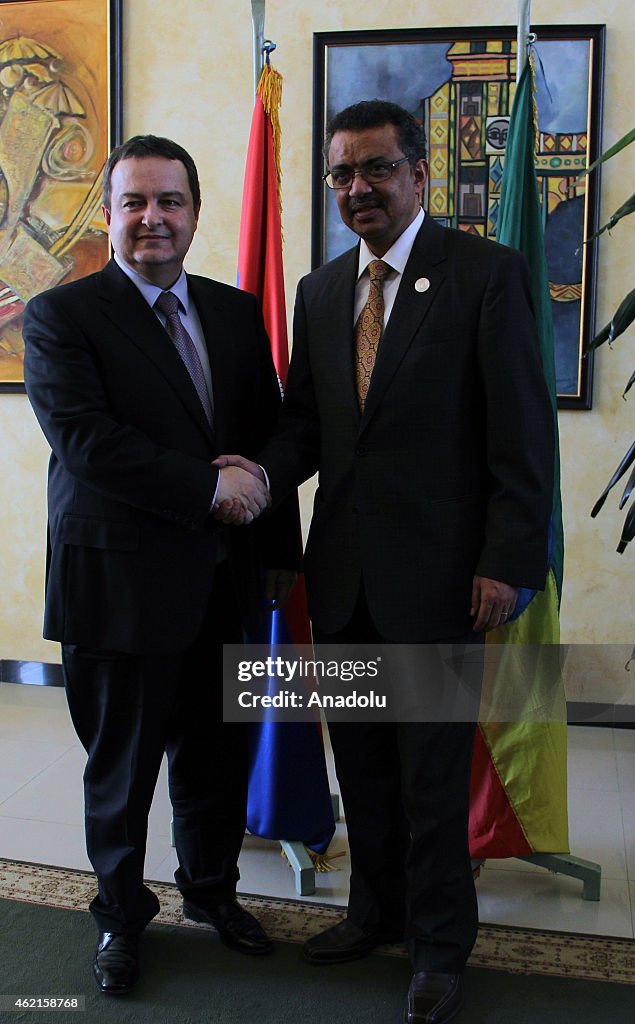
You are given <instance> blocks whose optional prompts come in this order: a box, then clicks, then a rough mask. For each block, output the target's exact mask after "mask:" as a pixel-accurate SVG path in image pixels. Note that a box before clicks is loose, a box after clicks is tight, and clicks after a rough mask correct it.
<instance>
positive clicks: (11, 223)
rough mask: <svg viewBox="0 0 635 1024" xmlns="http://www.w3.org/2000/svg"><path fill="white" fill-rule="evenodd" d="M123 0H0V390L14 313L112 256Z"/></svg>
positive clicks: (16, 361)
mask: <svg viewBox="0 0 635 1024" xmlns="http://www.w3.org/2000/svg"><path fill="white" fill-rule="evenodd" d="M121 39H122V21H121V0H18V2H16V0H0V392H23V391H24V360H23V353H24V343H23V341H22V330H21V326H22V312H23V310H24V306H25V305H26V302H27V301H28V300H29V299H30V298H32V296H33V295H35V294H37V293H38V292H40V291H44V290H45V289H46V288H50V287H53V286H54V285H57V284H61V283H64V282H67V281H72V280H74V279H76V278H78V277H83V276H84V275H85V274H89V273H92V272H93V271H95V270H98V269H100V268H101V267H102V266H104V264H105V263H106V262H107V260H108V257H109V243H108V235H107V232H106V225H105V222H104V220H103V216H102V214H101V179H102V171H103V167H104V164H105V162H106V159H107V157H108V154H109V152H110V150H111V148H112V147H113V146H115V145H117V144H118V143H119V142H120V141H121V126H122V95H121V81H122V66H121Z"/></svg>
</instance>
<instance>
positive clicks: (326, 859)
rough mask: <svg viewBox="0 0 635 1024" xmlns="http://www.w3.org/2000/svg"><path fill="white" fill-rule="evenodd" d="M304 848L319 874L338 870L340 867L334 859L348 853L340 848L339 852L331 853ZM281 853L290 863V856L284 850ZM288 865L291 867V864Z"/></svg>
mask: <svg viewBox="0 0 635 1024" xmlns="http://www.w3.org/2000/svg"><path fill="white" fill-rule="evenodd" d="M304 849H305V850H306V852H307V853H308V855H309V857H310V858H311V861H312V862H313V867H314V869H315V871H316V872H317V873H318V874H326V872H328V871H337V870H338V869H337V867H336V866H335V864H333V863H332V861H334V860H335V858H336V857H344V856H345V855H346V850H338V851H337V853H329V851H328V850H327V851H326V853H316V852H315V850H311V849H309V847H308V846H305V847H304ZM280 855H281V857H282V858H283V859H284V860H286V861H287V863H288V861H289V858H288V857H287V855H286V853H285V851H284V850H281V851H280ZM288 866H289V867H291V865H290V864H289V865H288Z"/></svg>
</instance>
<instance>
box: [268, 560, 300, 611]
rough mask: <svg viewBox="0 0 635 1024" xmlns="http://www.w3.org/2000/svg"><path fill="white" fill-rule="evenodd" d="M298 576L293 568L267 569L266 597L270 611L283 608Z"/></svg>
mask: <svg viewBox="0 0 635 1024" xmlns="http://www.w3.org/2000/svg"><path fill="white" fill-rule="evenodd" d="M297 578H298V574H297V572H293V571H292V570H291V569H267V572H266V574H265V598H266V600H267V607H268V608H269V610H270V611H275V609H276V608H282V607H284V605H285V604H286V603H287V601H288V600H289V596H290V594H291V591H292V590H293V588H294V586H295V581H296V580H297Z"/></svg>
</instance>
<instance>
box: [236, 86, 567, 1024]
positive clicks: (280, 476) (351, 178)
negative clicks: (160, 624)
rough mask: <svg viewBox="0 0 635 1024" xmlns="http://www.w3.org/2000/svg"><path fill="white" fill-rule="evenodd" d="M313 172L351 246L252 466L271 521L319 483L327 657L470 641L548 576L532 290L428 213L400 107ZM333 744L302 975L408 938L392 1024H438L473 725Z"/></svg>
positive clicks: (459, 897) (468, 874)
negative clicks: (324, 860) (333, 775)
mask: <svg viewBox="0 0 635 1024" xmlns="http://www.w3.org/2000/svg"><path fill="white" fill-rule="evenodd" d="M325 156H326V159H327V163H328V168H329V172H328V174H327V175H326V176H325V178H326V183H327V185H329V186H330V187H331V188H333V189H335V194H336V197H337V202H338V206H339V211H340V215H341V217H342V220H343V221H344V222H345V223H346V224H347V225H348V226H349V227H350V228H352V230H353V231H354V232H355V233H356V234H357V235H358V236H359V237H360V239H361V242H360V244H359V245H358V246H356V247H355V248H354V249H352V250H351V251H349V252H347V253H345V254H344V255H342V256H340V257H339V258H337V259H335V260H333V261H332V262H331V263H328V264H326V265H325V266H323V267H321V268H320V269H318V270H316V271H314V272H313V273H312V274H309V275H308V276H307V277H305V278H304V279H303V280H302V281H301V282H300V284H299V287H298V293H297V300H296V307H295V323H294V343H293V354H292V360H291V368H290V372H289V378H288V382H287V389H286V394H285V399H284V404H283V414H282V417H281V422H280V424H279V427H278V430H277V432H276V435H275V437H274V438H273V439H272V440H271V442H270V443H269V444H268V445H267V446H266V447H265V449H264V450H263V451H262V452H261V453H260V455H259V456H258V462H259V463H260V465H261V467H263V468H264V470H265V471H266V474H267V476H268V478H269V483H270V487H271V494H272V499H273V501H274V505H275V503H276V502H277V501H278V500H279V498H280V497H281V496H283V495H284V494H285V493H287V492H288V490H289V489H290V488H291V487H292V486H295V485H296V484H298V483H299V482H300V481H302V480H305V479H307V478H308V477H310V476H311V475H312V474H313V473H315V472H316V471H317V472H319V487H318V490H317V493H316V496H315V504H314V510H313V518H312V522H311V529H310V532H309V538H308V543H307V550H306V557H305V573H306V580H307V588H308V596H309V610H310V614H311V617H312V620H313V626H314V636H315V638H316V639H317V640H318V641H323V642H327V641H328V642H329V643H343V644H346V643H372V644H377V643H381V642H384V643H407V644H422V643H437V642H448V643H463V642H473V641H475V640H477V639H478V638H479V637H480V638H482V636H483V633H484V631H486V630H488V629H492V628H494V627H496V626H498V625H500V624H501V623H503V622H505V620H506V619H507V618H508V617H509V616H510V615H511V614H512V612H513V610H514V607H515V604H516V599H517V589H518V588H519V587H531V588H542V587H543V586H544V581H545V576H546V571H547V546H548V529H549V518H550V509H551V500H552V488H553V448H554V431H553V419H552V410H551V405H550V401H549V397H548V393H547V388H546V385H545V381H544V378H543V374H542V369H541V365H540V357H539V352H538V345H537V337H536V327H535V322H534V318H533V313H532V304H531V299H530V291H529V284H528V275H527V269H526V267H525V264H524V262H523V260H522V258H521V257H520V255H519V254H518V253H516V252H514V251H512V250H510V249H508V248H504V247H503V246H500V245H496V244H495V243H492V242H490V241H487V240H484V239H482V238H477V237H474V236H471V235H468V234H466V233H464V232H461V231H456V230H451V229H444V228H442V227H440V226H439V225H437V224H436V223H435V222H434V221H433V220H432V219H431V218H430V217H429V216H428V215H425V214H424V212H423V211H422V209H421V199H422V194H423V189H424V185H425V182H426V177H427V163H426V152H425V135H424V131H423V129H422V127H421V126H420V125H419V124H418V123H417V122H416V121H415V119H414V118H413V117H412V116H411V115H410V114H408V113H407V112H406V111H405V110H403V109H402V108H400V107H398V106H396V105H395V104H392V103H385V102H380V101H377V100H376V101H372V102H365V103H359V104H356V105H355V106H353V107H350V108H347V109H346V110H344V111H342V112H341V113H339V114H338V115H336V116H335V117H334V118H333V119H332V121H331V122H330V124H329V125H328V127H327V135H326V144H325ZM354 325H355V326H354ZM222 464H224V465H230V464H233V465H240V466H242V467H243V468H246V469H250V470H251V471H252V472H253V473H254V474H259V473H260V472H261V470H260V469H259V468H258V467H256V466H253V465H252V464H250V463H248V462H247V461H246V460H241V459H237V458H235V457H227V458H226V459H225V460H224V461H223V463H222ZM230 512H231V509H228V514H229V513H230ZM410 682H412V680H410ZM419 684H420V686H421V687H425V686H426V685H427V681H426V679H420V680H419ZM329 731H330V735H331V742H332V745H333V751H334V756H335V765H336V769H337V775H338V779H339V782H340V785H341V789H342V797H343V803H344V809H345V812H346V821H347V828H348V836H349V843H350V851H351V869H352V873H351V884H350V898H349V906H348V916H347V918H346V920H344V921H342V922H341V923H340V924H338V925H337V926H335V927H333V928H329V929H328V930H327V931H326V932H324V933H322V934H320V935H317V936H315V937H314V938H312V939H310V940H309V941H308V942H307V943H306V944H305V947H304V954H305V957H306V958H307V959H308V960H309V961H310V962H312V963H316V964H317V963H336V962H338V961H345V960H352V959H354V958H356V957H359V956H364V955H365V954H367V953H369V952H370V951H371V950H372V949H373V948H374V947H375V946H377V945H379V944H380V943H382V942H385V941H389V940H395V939H398V938H400V937H402V936H404V934H405V938H406V942H407V946H408V950H409V953H410V957H411V961H412V964H413V968H414V975H413V979H412V983H411V986H410V991H409V994H408V1002H407V1005H406V1010H405V1018H404V1019H405V1021H406V1022H407V1024H423V1022H429V1024H442V1022H445V1021H449V1020H451V1019H452V1018H453V1017H454V1016H455V1015H456V1014H457V1013H458V1012H459V1009H460V1006H461V1002H462V992H461V973H462V971H463V968H464V966H465V963H466V961H467V958H468V956H469V953H470V951H471V949H472V946H473V943H474V940H475V937H476V931H477V905H476V896H475V891H474V884H473V879H472V871H471V864H470V857H469V849H468V831H467V826H468V809H469V780H470V766H471V757H472V744H473V736H474V723H473V722H463V721H455V722H450V723H443V722H423V721H422V722H408V723H393V724H390V723H379V724H376V723H368V722H363V721H359V722H355V723H339V724H333V723H331V724H330V725H329Z"/></svg>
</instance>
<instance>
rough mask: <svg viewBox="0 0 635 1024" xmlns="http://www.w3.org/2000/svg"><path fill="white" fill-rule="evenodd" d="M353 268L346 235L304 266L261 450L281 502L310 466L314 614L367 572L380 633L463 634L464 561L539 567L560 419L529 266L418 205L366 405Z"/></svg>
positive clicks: (507, 578)
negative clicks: (359, 376)
mask: <svg viewBox="0 0 635 1024" xmlns="http://www.w3.org/2000/svg"><path fill="white" fill-rule="evenodd" d="M357 267H358V249H357V248H355V249H353V250H350V251H349V252H347V253H345V254H344V255H343V256H341V257H339V258H338V259H335V260H333V261H332V262H331V263H329V264H327V265H325V266H324V267H321V268H320V269H319V270H316V271H315V272H313V273H312V274H309V275H308V276H307V277H305V278H304V279H303V280H302V281H301V282H300V284H299V287H298V293H297V299H296V308H295V323H294V344H293V355H292V360H291V368H290V373H289V378H288V382H287V389H286V394H285V401H284V406H283V415H282V419H281V422H280V425H279V429H278V433H277V435H276V437H275V439H274V440H272V442H270V444H269V445H268V446H267V447H266V449H265V450H264V451H263V452H261V454H260V457H259V461H260V462H261V463H262V464H263V465H264V466H265V468H266V470H267V472H268V474H269V477H270V480H271V487H272V494H273V496H274V501H275V499H276V497H279V496H280V495H282V494H284V493H286V492H287V491H288V489H289V488H290V487H291V486H295V485H296V484H297V483H299V482H300V481H301V480H303V479H306V478H307V477H309V476H311V475H312V474H313V473H314V472H315V471H316V470H318V471H319V487H318V490H317V494H316V497H315V505H314V510H313V519H312V524H311V530H310V533H309V539H308V542H307V549H306V555H305V573H306V579H307V588H308V595H309V606H310V612H311V616H312V618H313V620H314V622H315V623H316V624H317V625H319V627H320V628H321V629H322V630H324V631H326V632H334V631H336V630H338V629H340V628H342V626H343V625H345V624H346V622H347V621H348V619H349V618H350V615H351V613H352V610H353V607H354V604H355V600H356V597H357V594H358V591H359V585H360V579H361V577H362V576H363V580H364V585H365V590H366V596H367V600H368V605H369V608H370V611H371V614H372V616H373V620H374V622H375V625H376V626H377V628H378V630H379V631H380V633H381V634H382V635H383V636H384V637H385V638H386V639H388V640H392V641H398V642H409V641H413V642H415V641H416V642H420V641H426V640H438V639H444V638H450V637H454V636H459V635H463V634H465V633H466V632H468V631H469V629H470V628H471V625H472V621H473V620H472V618H471V617H470V614H469V612H470V595H471V587H472V579H473V576H474V574H479V575H483V576H488V577H491V578H493V579H497V580H501V581H503V582H506V583H509V584H513V585H515V586H525V587H531V588H542V587H543V586H544V581H545V575H546V569H547V542H548V527H549V519H550V511H551V502H552V494H553V454H554V428H553V412H552V407H551V403H550V399H549V396H548V392H547V388H546V384H545V380H544V376H543V372H542V367H541V362H540V357H539V349H538V344H537V336H536V327H535V322H534V317H533V313H532V303H531V297H530V292H529V284H528V276H527V270H526V266H525V263H524V261H523V259H522V257H521V256H520V255H519V254H518V253H517V252H515V251H513V250H511V249H508V248H506V247H504V246H501V245H497V244H495V243H493V242H489V241H486V240H484V239H480V238H476V237H473V236H468V235H467V234H465V233H464V232H460V231H454V230H451V229H444V228H441V227H440V226H439V225H437V224H436V223H435V222H434V221H433V220H432V219H431V218H430V217H429V216H427V217H426V218H425V221H424V223H423V225H422V228H421V230H420V231H419V233H418V235H417V238H416V240H415V244H414V246H413V249H412V252H411V255H410V258H409V261H408V264H407V266H406V269H405V272H404V274H403V277H402V281H401V284H400V287H399V291H398V294H397V297H396V300H395V304H394V306H393V309H392V313H391V316H390V319H389V322H388V325H387V327H386V330H385V333H384V336H383V338H382V341H381V344H380V348H379V352H378V356H377V361H376V364H375V369H374V373H373V377H372V381H371V385H370V390H369V393H368V398H367V401H366V406H365V409H364V413H363V415H362V414H360V411H359V406H358V402H357V396H356V391H355V377H354V367H353V363H354V360H353V329H352V325H353V301H354V289H355V280H356V276H357ZM417 282H419V283H418V284H417Z"/></svg>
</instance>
